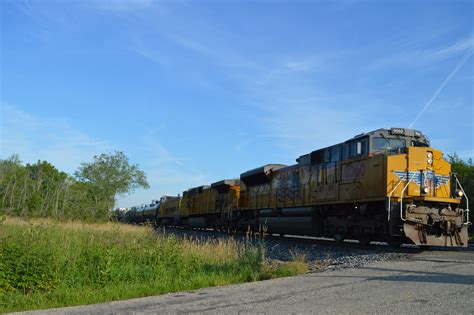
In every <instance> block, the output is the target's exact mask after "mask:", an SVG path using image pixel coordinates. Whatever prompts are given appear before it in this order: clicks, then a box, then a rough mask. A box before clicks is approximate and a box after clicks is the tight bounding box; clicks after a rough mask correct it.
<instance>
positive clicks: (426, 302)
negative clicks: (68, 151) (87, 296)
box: [28, 248, 474, 314]
mask: <svg viewBox="0 0 474 315" xmlns="http://www.w3.org/2000/svg"><path fill="white" fill-rule="evenodd" d="M145 313H148V314H150V313H167V314H169V313H211V314H237V313H238V314H242V313H252V314H255V313H259V314H275V313H277V314H288V313H318V314H349V313H351V314H367V313H370V314H406V313H411V314H413V313H414V314H427V313H433V314H474V251H473V250H472V248H471V249H470V250H469V249H468V250H454V251H429V252H428V251H427V252H422V253H419V254H414V255H411V256H409V257H406V258H404V259H401V260H391V261H382V262H375V263H369V264H367V265H364V266H361V267H357V268H342V269H334V270H327V271H324V272H317V273H310V274H306V275H302V276H297V277H288V278H280V279H274V280H268V281H261V282H253V283H245V284H240V285H231V286H225V287H214V288H206V289H200V290H195V291H188V292H179V293H172V294H165V295H161V296H153V297H145V298H138V299H132V300H127V301H117V302H110V303H102V304H95V305H88V306H80V307H68V308H60V309H51V310H44V311H38V312H29V313H28V314H145Z"/></svg>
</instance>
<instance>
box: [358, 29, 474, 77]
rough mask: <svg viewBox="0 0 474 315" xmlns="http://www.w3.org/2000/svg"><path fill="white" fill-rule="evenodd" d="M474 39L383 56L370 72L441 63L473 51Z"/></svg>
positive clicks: (368, 68)
mask: <svg viewBox="0 0 474 315" xmlns="http://www.w3.org/2000/svg"><path fill="white" fill-rule="evenodd" d="M473 45H474V38H473V37H472V35H471V36H469V37H467V38H463V39H461V40H458V41H456V42H455V43H453V44H451V45H449V46H445V47H437V48H430V49H427V48H411V49H409V50H403V51H400V52H398V53H396V54H392V55H387V56H382V57H380V58H379V59H375V60H374V61H373V62H371V63H370V64H369V65H368V66H367V68H366V69H367V70H368V71H376V70H382V69H385V68H387V67H390V68H395V67H400V66H405V67H407V66H408V67H412V66H415V67H421V66H426V65H427V64H432V63H435V62H440V61H442V60H445V59H449V58H451V57H454V56H457V55H459V54H463V53H465V52H466V51H467V50H469V49H471V50H472V49H473Z"/></svg>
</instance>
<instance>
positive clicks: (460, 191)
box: [456, 189, 464, 198]
mask: <svg viewBox="0 0 474 315" xmlns="http://www.w3.org/2000/svg"><path fill="white" fill-rule="evenodd" d="M462 196H464V193H463V192H462V190H461V189H458V190H456V197H458V198H461V197H462Z"/></svg>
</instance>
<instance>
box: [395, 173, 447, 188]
mask: <svg viewBox="0 0 474 315" xmlns="http://www.w3.org/2000/svg"><path fill="white" fill-rule="evenodd" d="M393 173H394V174H395V175H397V176H398V178H399V179H400V180H402V181H409V180H410V179H412V178H413V179H412V181H413V182H415V183H416V184H418V185H421V184H423V186H428V187H433V186H434V187H435V188H438V187H439V186H441V185H446V184H448V182H449V176H447V175H436V174H435V173H434V172H433V171H426V172H423V173H421V172H419V171H409V172H405V171H393Z"/></svg>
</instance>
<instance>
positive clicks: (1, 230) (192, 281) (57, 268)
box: [0, 218, 300, 312]
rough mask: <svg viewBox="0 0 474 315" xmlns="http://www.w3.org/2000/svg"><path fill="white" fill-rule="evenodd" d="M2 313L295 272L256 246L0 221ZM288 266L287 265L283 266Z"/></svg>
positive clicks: (104, 227) (141, 231) (105, 227)
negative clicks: (276, 263)
mask: <svg viewBox="0 0 474 315" xmlns="http://www.w3.org/2000/svg"><path fill="white" fill-rule="evenodd" d="M0 244H1V246H0V312H7V311H19V310H26V309H38V308H48V307H59V306H66V305H78V304H89V303H97V302H104V301H110V300H117V299H126V298H132V297H140V296H146V295H156V294H161V293H166V292H173V291H180V290H189V289H196V288H201V287H207V286H214V285H225V284H229V283H239V282H245V281H255V280H259V279H265V278H271V277H275V276H285V275H293V274H296V273H299V272H300V270H298V271H295V270H294V268H293V269H291V270H286V271H285V270H283V269H281V268H283V267H278V268H269V267H268V264H266V263H265V260H264V251H263V247H262V246H258V245H257V246H255V245H252V244H241V243H239V242H237V241H235V240H226V241H222V240H218V241H199V240H191V239H178V238H176V237H173V236H166V235H157V234H155V233H153V231H152V230H151V228H149V227H132V226H124V225H118V224H112V223H109V224H82V223H55V222H52V221H44V220H43V221H39V220H35V221H32V222H26V221H23V220H20V219H18V218H16V219H14V218H8V219H7V220H6V221H5V222H3V223H0ZM288 268H291V267H288Z"/></svg>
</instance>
